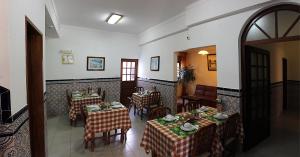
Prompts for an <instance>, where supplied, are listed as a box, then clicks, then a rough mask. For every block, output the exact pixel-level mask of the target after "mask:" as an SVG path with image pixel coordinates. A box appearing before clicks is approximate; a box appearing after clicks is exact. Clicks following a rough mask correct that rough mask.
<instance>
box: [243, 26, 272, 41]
mask: <svg viewBox="0 0 300 157" xmlns="http://www.w3.org/2000/svg"><path fill="white" fill-rule="evenodd" d="M262 39H268V37H267V36H266V35H265V34H263V32H261V31H260V30H259V29H258V28H257V27H256V26H255V25H253V26H252V27H251V28H250V30H249V32H248V34H247V39H246V40H247V41H253V40H262Z"/></svg>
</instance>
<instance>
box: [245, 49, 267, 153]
mask: <svg viewBox="0 0 300 157" xmlns="http://www.w3.org/2000/svg"><path fill="white" fill-rule="evenodd" d="M245 50H246V51H245V52H246V54H245V55H246V73H245V74H246V79H247V80H246V82H247V84H246V92H245V93H244V94H245V97H244V98H245V99H246V100H245V101H244V105H243V121H244V129H245V146H244V149H245V150H249V149H250V148H252V147H254V146H255V145H257V144H258V143H260V142H261V141H263V140H264V139H266V138H267V137H268V136H269V135H270V56H269V52H268V51H266V50H263V49H259V48H255V47H251V46H246V48H245Z"/></svg>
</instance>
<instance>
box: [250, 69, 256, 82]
mask: <svg viewBox="0 0 300 157" xmlns="http://www.w3.org/2000/svg"><path fill="white" fill-rule="evenodd" d="M256 79H257V78H256V67H251V80H256Z"/></svg>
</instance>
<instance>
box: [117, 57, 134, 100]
mask: <svg viewBox="0 0 300 157" xmlns="http://www.w3.org/2000/svg"><path fill="white" fill-rule="evenodd" d="M137 73H138V59H121V93H120V94H121V97H120V101H121V103H122V104H129V103H130V101H129V99H128V97H131V96H132V93H134V92H135V87H136V86H137Z"/></svg>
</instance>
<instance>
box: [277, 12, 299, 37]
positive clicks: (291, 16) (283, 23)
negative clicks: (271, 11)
mask: <svg viewBox="0 0 300 157" xmlns="http://www.w3.org/2000/svg"><path fill="white" fill-rule="evenodd" d="M298 16H299V13H297V12H294V11H287V10H284V11H278V36H279V37H282V36H283V35H284V33H285V32H286V31H287V30H288V29H289V27H290V26H291V25H292V23H293V22H294V21H295V20H296V19H297V17H298ZM298 29H299V27H298Z"/></svg>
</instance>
